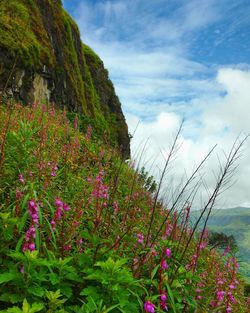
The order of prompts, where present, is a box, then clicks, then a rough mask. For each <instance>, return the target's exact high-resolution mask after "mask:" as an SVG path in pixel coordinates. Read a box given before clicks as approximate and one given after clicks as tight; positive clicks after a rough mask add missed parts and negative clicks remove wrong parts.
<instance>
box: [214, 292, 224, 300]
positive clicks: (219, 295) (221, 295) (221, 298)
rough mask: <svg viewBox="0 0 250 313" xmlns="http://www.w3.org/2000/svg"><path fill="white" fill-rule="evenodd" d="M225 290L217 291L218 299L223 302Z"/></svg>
mask: <svg viewBox="0 0 250 313" xmlns="http://www.w3.org/2000/svg"><path fill="white" fill-rule="evenodd" d="M224 295H225V291H217V293H216V296H217V299H218V301H220V302H222V301H223V299H224Z"/></svg>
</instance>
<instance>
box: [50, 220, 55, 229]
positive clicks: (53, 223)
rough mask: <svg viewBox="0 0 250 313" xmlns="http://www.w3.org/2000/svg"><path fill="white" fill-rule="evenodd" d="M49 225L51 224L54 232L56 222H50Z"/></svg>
mask: <svg viewBox="0 0 250 313" xmlns="http://www.w3.org/2000/svg"><path fill="white" fill-rule="evenodd" d="M50 224H51V227H52V229H53V230H54V229H55V227H56V222H55V221H54V220H52V221H51V222H50Z"/></svg>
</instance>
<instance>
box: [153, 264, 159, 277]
mask: <svg viewBox="0 0 250 313" xmlns="http://www.w3.org/2000/svg"><path fill="white" fill-rule="evenodd" d="M159 267H160V264H158V265H157V266H156V267H155V268H154V269H153V271H152V273H151V279H154V277H155V275H156V273H157V271H158V269H159Z"/></svg>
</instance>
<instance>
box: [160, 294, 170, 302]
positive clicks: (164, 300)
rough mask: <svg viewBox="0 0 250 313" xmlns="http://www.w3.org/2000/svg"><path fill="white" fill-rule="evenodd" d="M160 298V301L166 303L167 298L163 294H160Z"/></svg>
mask: <svg viewBox="0 0 250 313" xmlns="http://www.w3.org/2000/svg"><path fill="white" fill-rule="evenodd" d="M160 298H161V301H163V302H166V301H167V298H168V297H167V295H166V294H165V293H162V294H161V297H160Z"/></svg>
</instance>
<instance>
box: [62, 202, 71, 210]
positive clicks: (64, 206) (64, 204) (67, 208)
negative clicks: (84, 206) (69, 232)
mask: <svg viewBox="0 0 250 313" xmlns="http://www.w3.org/2000/svg"><path fill="white" fill-rule="evenodd" d="M63 209H64V211H69V210H70V207H69V206H68V205H67V203H63Z"/></svg>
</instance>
